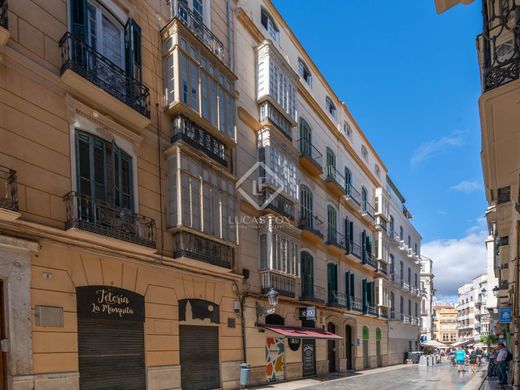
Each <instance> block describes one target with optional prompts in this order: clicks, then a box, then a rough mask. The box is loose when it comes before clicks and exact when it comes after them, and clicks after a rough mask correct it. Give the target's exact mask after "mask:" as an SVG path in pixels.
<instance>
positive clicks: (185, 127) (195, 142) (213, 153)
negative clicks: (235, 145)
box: [171, 115, 231, 168]
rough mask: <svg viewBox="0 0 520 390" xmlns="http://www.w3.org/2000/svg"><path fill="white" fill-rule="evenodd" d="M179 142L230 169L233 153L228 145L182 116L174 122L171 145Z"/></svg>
mask: <svg viewBox="0 0 520 390" xmlns="http://www.w3.org/2000/svg"><path fill="white" fill-rule="evenodd" d="M179 140H182V141H184V142H186V143H187V144H188V145H190V146H192V147H194V148H195V149H197V150H200V151H201V152H203V153H204V154H206V155H207V156H208V157H210V158H211V159H213V160H215V161H216V162H218V163H219V164H221V165H223V166H224V167H226V168H227V167H229V165H230V161H231V153H230V150H229V148H228V147H227V145H226V144H225V143H224V142H222V141H220V140H219V139H217V138H215V137H214V136H212V135H211V134H210V133H208V132H207V131H206V130H204V129H203V128H202V127H200V126H198V125H196V124H195V123H194V122H192V121H191V120H189V119H187V118H185V117H184V116H182V115H180V116H177V117H175V118H174V119H173V120H172V138H171V143H172V144H174V143H176V142H177V141H179Z"/></svg>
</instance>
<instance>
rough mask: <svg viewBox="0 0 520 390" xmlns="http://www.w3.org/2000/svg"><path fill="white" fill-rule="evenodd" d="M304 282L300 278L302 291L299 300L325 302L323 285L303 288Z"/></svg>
mask: <svg viewBox="0 0 520 390" xmlns="http://www.w3.org/2000/svg"><path fill="white" fill-rule="evenodd" d="M304 284H305V282H304V281H303V280H302V293H301V295H300V301H308V302H316V303H320V304H325V300H326V299H325V289H324V288H323V287H318V286H312V288H305V287H304Z"/></svg>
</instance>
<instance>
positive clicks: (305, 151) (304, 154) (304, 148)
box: [298, 138, 323, 176]
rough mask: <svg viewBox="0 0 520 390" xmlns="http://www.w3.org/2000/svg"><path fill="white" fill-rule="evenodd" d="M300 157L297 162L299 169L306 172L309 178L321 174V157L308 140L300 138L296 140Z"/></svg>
mask: <svg viewBox="0 0 520 390" xmlns="http://www.w3.org/2000/svg"><path fill="white" fill-rule="evenodd" d="M298 148H299V150H300V156H299V159H298V162H299V164H300V167H301V168H302V169H304V170H306V171H307V172H308V173H309V174H310V175H311V176H319V175H321V174H322V173H323V155H322V154H321V153H320V152H319V150H318V149H316V147H315V146H314V145H312V144H311V143H310V142H309V141H308V140H306V139H304V138H300V139H299V140H298Z"/></svg>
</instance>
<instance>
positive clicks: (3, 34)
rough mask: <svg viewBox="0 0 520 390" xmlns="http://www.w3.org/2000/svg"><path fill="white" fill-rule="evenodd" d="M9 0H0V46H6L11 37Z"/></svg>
mask: <svg viewBox="0 0 520 390" xmlns="http://www.w3.org/2000/svg"><path fill="white" fill-rule="evenodd" d="M9 36H10V34H9V30H8V19H7V0H0V47H2V46H4V45H5V44H6V43H7V40H8V39H9Z"/></svg>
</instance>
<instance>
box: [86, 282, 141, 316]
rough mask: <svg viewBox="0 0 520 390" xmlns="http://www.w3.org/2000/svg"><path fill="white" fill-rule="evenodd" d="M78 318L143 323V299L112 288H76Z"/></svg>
mask: <svg viewBox="0 0 520 390" xmlns="http://www.w3.org/2000/svg"><path fill="white" fill-rule="evenodd" d="M76 302H77V311H78V317H80V318H98V319H106V320H126V321H144V297H143V296H142V295H140V294H137V293H135V292H133V291H129V290H124V289H121V288H117V287H112V286H83V287H77V288H76Z"/></svg>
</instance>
